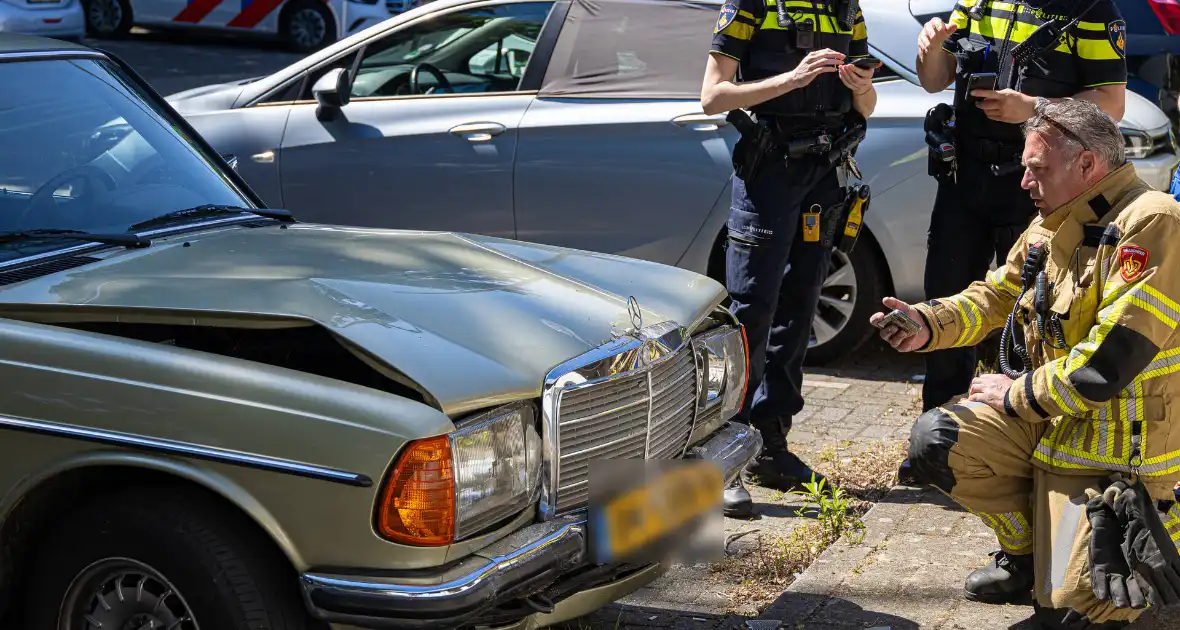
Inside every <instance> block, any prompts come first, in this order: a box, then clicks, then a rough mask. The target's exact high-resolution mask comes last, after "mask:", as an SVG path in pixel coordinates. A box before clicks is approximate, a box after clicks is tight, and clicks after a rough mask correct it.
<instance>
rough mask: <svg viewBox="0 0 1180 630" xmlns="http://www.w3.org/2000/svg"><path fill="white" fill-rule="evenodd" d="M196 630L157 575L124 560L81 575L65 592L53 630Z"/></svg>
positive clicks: (186, 610) (185, 608)
mask: <svg viewBox="0 0 1180 630" xmlns="http://www.w3.org/2000/svg"><path fill="white" fill-rule="evenodd" d="M100 628H101V629H102V630H200V626H199V625H197V622H196V619H195V618H194V615H193V613H192V610H191V609H190V608H189V606H188V603H187V602H186V601H185V599H184V596H183V595H181V593H180V591H178V590H177V589H176V587H175V586H173V585H172V583H171V582H169V581H168V579H167V578H165V577H164V576H163V575H162V574H161V573H160V572H159V571H157V570H155V569H154V568H152V567H150V566H148V565H146V564H144V563H142V562H139V561H137V560H131V559H128V558H107V559H104V560H99V561H98V562H95V563H94V564H92V565H90V566H89V567H86V568H85V569H83V570H82V571H81V572H80V573H79V574H78V575H77V577H75V578H74V581H73V582H72V583H71V584H70V587H69V589H68V590H67V591H66V595H65V598H64V599H63V600H62V608H61V613H60V614H59V616H58V630H98V629H100Z"/></svg>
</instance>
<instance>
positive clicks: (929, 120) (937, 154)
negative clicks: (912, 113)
mask: <svg viewBox="0 0 1180 630" xmlns="http://www.w3.org/2000/svg"><path fill="white" fill-rule="evenodd" d="M923 126H924V128H925V130H926V144H927V146H929V147H930V151H929V159H928V161H927V170H928V174H929V175H930V176H932V177H935V178H942V177H946V176H948V175H952V174H953V173H954V172H955V167H956V163H955V134H954V130H955V111H954V110H953V109H951V106H950V105H947V104H946V103H939V104H938V105H935V106H934V107H931V108H930V111H928V112H926V120H925V122H924V123H923Z"/></svg>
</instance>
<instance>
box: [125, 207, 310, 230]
mask: <svg viewBox="0 0 1180 630" xmlns="http://www.w3.org/2000/svg"><path fill="white" fill-rule="evenodd" d="M243 212H249V213H251V214H257V215H259V216H264V217H267V218H268V219H287V220H294V217H292V216H291V213H290V212H288V211H287V210H279V209H277V208H242V207H239V206H226V205H221V204H213V203H210V204H205V205H201V206H193V207H191V208H184V209H183V210H173V211H172V212H168V213H165V214H161V215H160V216H158V217H153V218H151V219H148V220H146V221H140V222H139V223H136V224H134V225H132V226H130V227H128V228H127V231H129V232H138V231H140V230H146V229H148V228H153V227H159V226H161V225H170V224H173V223H183V222H184V221H188V220H190V219H199V218H202V217H209V216H214V215H218V214H241V213H243Z"/></svg>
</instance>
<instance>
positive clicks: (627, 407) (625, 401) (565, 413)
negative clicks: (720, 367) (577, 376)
mask: <svg viewBox="0 0 1180 630" xmlns="http://www.w3.org/2000/svg"><path fill="white" fill-rule="evenodd" d="M697 371H698V370H697V364H696V358H695V355H694V352H693V350H692V346H691V344H689V345H686V346H685V347H683V348H681V349H680V351H679V352H678V353H676V354H675V355H672V356H670V357H667V358H666V359H665V360H664V361H661V362H660V363H658V364H656V365H655V366H654V367H651V368H648V369H646V370H644V371H640V372H639V373H635V374H630V375H628V376H623V377H620V378H615V379H611V380H605V381H601V382H597V383H590V384H587V385H583V386H579V387H574V388H570V389H567V390H564V391H563V392H562V393H561V396H560V399H559V402H558V405H557V442H558V450H557V452H558V456H559V464H558V474H557V483H556V486H557V503H556V507H557V512H559V513H560V512H565V511H569V510H574V509H578V508H581V507H583V506H585V505H586V503H587V499H588V495H589V490H588V481H589V479H588V478H589V466H590V461H591V460H595V459H639V458H645V459H669V458H676V457H680V456H681V455H682V454H683V453H684V449H685V448H686V446H687V445H688V438H689V435H690V434H691V433H692V428H693V420H694V414H695V413H696V408H697V404H696V403H697V400H698V392H699V388H698V375H697Z"/></svg>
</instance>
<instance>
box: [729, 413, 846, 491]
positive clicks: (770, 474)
mask: <svg viewBox="0 0 1180 630" xmlns="http://www.w3.org/2000/svg"><path fill="white" fill-rule="evenodd" d="M754 428H756V429H758V431H759V432H761V433H762V452H761V453H759V454H758V456H757V457H755V458H754V460H753V461H751V462H750V463H749V465H747V466H746V469H745V470H744V471H743V472H742V474H743V475H744V478H745V480H746V482H747V483H753V484H757V485H759V486H762V487H764V488H770V489H772V490H778V491H780V492H790V491H792V490H795V489H802V487H803V484H805V483H809V482H811V481H812V475H814V476H815V482H816V483H819V482H820V481H824V476H823V475H821V474H819V473H817V472H815V471H813V470H812V469H811V467H810V466H808V465H807V464H805V463H803V460H801V459H799V458H798V457H797V456H796V455H795V454H794V453H792V452H791V451H790V450H788V448H787V435H786V433H785V432H784V431H783V425H782V422H781V421H780V420H779V418H777V417H772V418H770V419H769V420H767V421H759V422H755V423H754ZM824 490H828V487H827V484H826V483H825V484H824Z"/></svg>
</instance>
